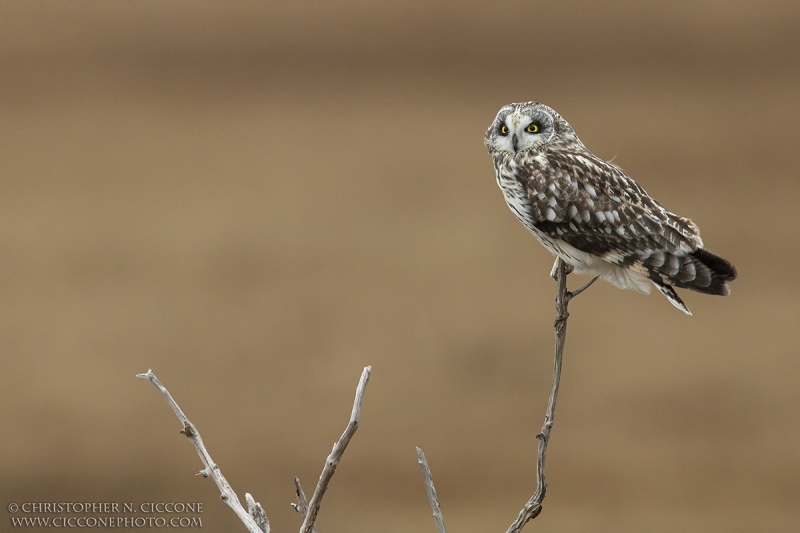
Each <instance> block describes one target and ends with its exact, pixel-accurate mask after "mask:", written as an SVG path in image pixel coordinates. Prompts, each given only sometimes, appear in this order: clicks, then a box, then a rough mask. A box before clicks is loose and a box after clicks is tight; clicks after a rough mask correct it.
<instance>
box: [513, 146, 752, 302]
mask: <svg viewBox="0 0 800 533" xmlns="http://www.w3.org/2000/svg"><path fill="white" fill-rule="evenodd" d="M518 170H519V174H518V179H519V180H520V182H521V183H522V184H523V185H524V186H525V188H526V190H527V192H528V198H529V200H530V205H531V213H529V216H530V217H531V219H532V222H533V223H534V225H535V226H536V228H537V229H539V230H540V231H543V232H545V233H547V234H548V235H550V236H551V237H553V238H555V239H561V240H563V241H564V242H566V243H567V244H569V245H571V246H574V247H575V248H577V249H579V250H581V251H584V252H587V253H590V254H592V255H595V256H597V257H600V258H602V259H604V260H606V261H608V262H610V263H614V264H617V265H620V266H624V267H626V268H629V269H631V270H634V271H636V272H640V273H642V274H644V275H646V276H648V277H649V278H650V279H652V280H653V281H654V282H656V283H660V284H666V285H672V286H676V287H682V288H687V289H692V290H695V291H699V292H705V293H710V294H727V293H728V292H729V289H728V286H727V283H726V282H727V281H731V280H733V279H735V277H736V271H735V269H734V268H733V266H732V265H731V264H730V263H728V262H727V261H725V260H724V259H722V258H720V257H717V256H716V255H714V254H711V253H710V252H707V251H705V250H703V249H702V248H703V241H702V240H701V239H700V232H699V231H698V228H697V226H696V225H695V224H694V223H693V222H692V221H691V220H689V219H687V218H682V217H679V216H677V215H674V214H673V213H670V212H669V211H667V210H666V209H664V207H663V206H661V204H659V203H658V202H656V201H655V200H653V199H652V198H651V197H650V196H649V195H648V194H647V193H646V192H645V191H644V189H642V188H641V187H640V186H639V185H638V184H637V183H636V182H634V181H633V180H632V179H631V178H630V177H628V176H627V175H626V174H625V173H624V172H623V171H622V170H621V169H620V168H618V167H617V166H615V165H612V164H611V163H607V162H605V161H603V160H601V159H599V158H597V157H595V156H594V155H592V154H590V153H588V152H579V151H575V152H567V151H564V150H560V151H558V152H548V153H546V154H543V155H540V156H538V157H536V158H534V160H533V163H532V164H531V165H526V166H524V167H521V168H519V169H518Z"/></svg>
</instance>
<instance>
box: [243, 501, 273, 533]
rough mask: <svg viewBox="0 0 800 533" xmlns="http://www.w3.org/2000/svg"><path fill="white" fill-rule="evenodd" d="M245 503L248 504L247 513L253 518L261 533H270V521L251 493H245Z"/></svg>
mask: <svg viewBox="0 0 800 533" xmlns="http://www.w3.org/2000/svg"><path fill="white" fill-rule="evenodd" d="M244 501H246V502H247V513H248V514H249V515H250V516H252V517H253V520H255V522H256V524H258V527H259V528H260V529H261V531H263V532H264V533H269V519H268V518H267V513H265V512H264V508H263V507H261V504H260V503H258V502H257V501H255V500H254V499H253V496H251V495H250V493H249V492H245V493H244Z"/></svg>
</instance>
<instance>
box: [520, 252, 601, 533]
mask: <svg viewBox="0 0 800 533" xmlns="http://www.w3.org/2000/svg"><path fill="white" fill-rule="evenodd" d="M554 271H556V281H557V282H558V293H557V294H556V321H555V324H554V327H555V329H556V350H555V352H556V353H555V362H554V363H553V387H552V389H551V391H550V398H549V400H548V401H547V413H546V414H545V417H544V425H543V426H542V430H541V431H540V432H539V434H538V435H536V438H537V439H539V450H538V454H537V459H536V473H537V475H536V481H537V488H536V492H534V493H533V496H532V497H531V499H530V500H528V502H527V503H526V504H525V506H524V507H523V508H522V511H520V513H519V516H517V519H516V520H514V522H513V523H512V524H511V527H509V528H508V531H507V532H506V533H519V532H520V531H521V530H522V528H523V527H524V526H525V524H527V523H528V521H530V520H533V519H534V518H536V517H537V516H539V513H541V512H542V502H543V501H544V496H545V493H546V491H547V482H546V481H545V477H544V464H545V457H546V456H547V444H548V442H549V441H550V431H551V430H552V429H553V419H554V417H555V412H556V399H557V398H558V385H559V383H560V381H561V361H562V359H563V357H564V343H565V341H566V340H567V318H569V313H568V312H567V306H568V305H569V302H570V300H571V299H572V298H575V297H576V296H578V295H579V294H580V293H582V292H583V291H585V290H586V289H588V288H589V287H590V286H591V285H592V283H594V282H595V281H597V278H594V279H593V280H592V281H590V282H589V283H587V284H586V285H584V286H583V287H581V288H580V289H578V290H576V291H574V292H572V293H570V292H567V274H568V271H567V265H566V263H564V260H563V259H560V258H559V259H558V261H556V267H555V268H554Z"/></svg>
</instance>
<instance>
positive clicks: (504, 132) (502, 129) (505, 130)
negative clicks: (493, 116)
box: [498, 124, 508, 135]
mask: <svg viewBox="0 0 800 533" xmlns="http://www.w3.org/2000/svg"><path fill="white" fill-rule="evenodd" d="M498 131H499V132H500V135H508V126H506V125H505V124H503V125H502V126H500V129H499V130H498Z"/></svg>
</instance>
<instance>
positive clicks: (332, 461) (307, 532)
mask: <svg viewBox="0 0 800 533" xmlns="http://www.w3.org/2000/svg"><path fill="white" fill-rule="evenodd" d="M371 371H372V367H371V366H368V367H366V368H365V369H364V372H363V373H362V374H361V380H360V381H359V382H358V387H357V388H356V399H355V401H354V402H353V411H352V412H351V413H350V422H349V423H348V424H347V427H346V428H345V430H344V433H342V436H341V437H340V438H339V440H338V441H337V442H336V444H334V445H333V450H331V454H330V455H329V456H328V459H327V460H326V461H325V466H324V467H323V468H322V473H321V474H320V476H319V481H318V482H317V488H316V489H314V494H312V495H311V500H310V501H309V502H308V511H307V512H306V513H305V516H304V517H303V525H302V526H301V527H300V533H311V532H312V530H313V529H314V522H315V521H316V520H317V513H318V512H319V506H320V504H321V503H322V497H323V496H324V495H325V491H326V490H328V484H329V483H330V481H331V478H332V477H333V473H334V472H335V471H336V465H338V464H339V460H340V459H341V458H342V454H343V453H344V450H345V448H347V444H348V443H349V442H350V439H352V438H353V435H355V433H356V430H357V429H358V423H359V420H360V419H361V404H362V403H363V402H364V392H365V391H366V389H367V383H368V382H369V374H370V372H371ZM297 486H299V482H298V483H297ZM298 493H302V489H299V490H298ZM298 497H299V494H298ZM300 504H302V502H300ZM298 506H300V505H298ZM301 514H302V513H301Z"/></svg>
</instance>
